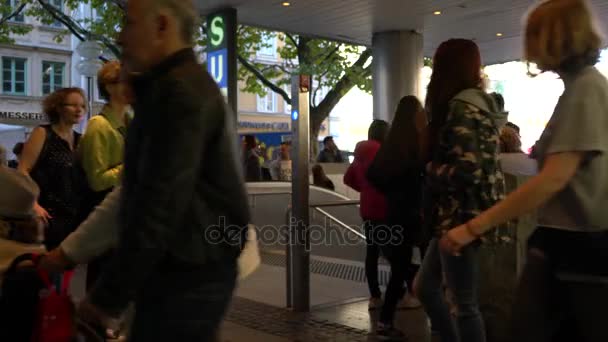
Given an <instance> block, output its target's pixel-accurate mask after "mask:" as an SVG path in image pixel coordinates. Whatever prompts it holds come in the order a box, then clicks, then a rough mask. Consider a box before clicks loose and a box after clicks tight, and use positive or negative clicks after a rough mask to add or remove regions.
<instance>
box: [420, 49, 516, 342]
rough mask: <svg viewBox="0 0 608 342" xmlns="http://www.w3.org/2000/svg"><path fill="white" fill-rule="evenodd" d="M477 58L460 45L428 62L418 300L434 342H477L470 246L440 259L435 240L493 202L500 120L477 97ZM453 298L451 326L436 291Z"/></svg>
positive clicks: (480, 338)
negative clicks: (424, 239)
mask: <svg viewBox="0 0 608 342" xmlns="http://www.w3.org/2000/svg"><path fill="white" fill-rule="evenodd" d="M481 80H482V77H481V56H480V53H479V49H478V47H477V45H476V44H475V43H474V42H473V41H471V40H466V39H451V40H448V41H446V42H444V43H442V44H441V45H440V46H439V48H438V49H437V52H436V53H435V56H434V60H433V74H432V76H431V82H430V83H429V87H428V94H427V103H426V106H427V108H426V109H427V112H428V113H429V114H430V116H431V123H430V125H429V145H430V156H431V161H430V162H429V163H428V165H427V192H428V193H427V196H429V197H430V202H431V208H427V210H426V213H425V219H426V222H427V223H426V225H427V226H429V227H431V228H432V230H433V236H435V238H433V239H432V240H431V242H430V244H429V247H428V249H427V252H426V255H425V258H424V260H423V264H422V268H421V270H420V273H419V275H418V285H417V290H418V293H417V294H418V297H419V298H420V301H421V302H422V304H423V305H424V308H425V310H426V312H427V314H428V315H429V317H430V319H431V322H432V323H433V328H434V330H436V331H438V332H439V334H440V335H441V341H442V342H458V341H461V342H485V340H486V338H485V328H484V323H483V319H482V317H481V313H480V311H479V304H478V299H477V293H478V289H477V287H478V279H479V267H478V266H479V265H478V244H473V245H471V246H469V247H467V248H466V249H464V250H463V251H462V256H460V257H454V256H452V255H450V254H447V253H442V252H441V251H440V250H439V248H438V238H439V237H441V236H442V235H443V234H445V233H446V232H447V231H449V230H450V229H452V228H454V227H456V226H458V225H460V224H462V223H464V222H466V220H468V219H470V218H473V217H475V215H476V214H477V213H479V212H480V211H483V210H485V209H487V208H489V207H491V206H492V205H494V204H495V203H496V202H497V201H498V200H499V199H500V197H501V194H502V184H503V176H502V173H501V172H500V169H499V166H498V161H497V156H498V141H499V139H498V136H499V129H500V127H502V126H503V125H504V123H506V114H505V113H503V112H502V111H501V108H500V107H499V105H498V104H496V103H495V101H494V98H493V97H491V96H490V95H488V94H486V93H485V92H484V91H483V90H482V89H481V86H480V85H481V84H482V82H481ZM444 275H445V285H446V286H447V287H448V289H450V290H451V292H452V294H453V295H454V302H455V304H456V306H457V313H456V318H457V319H456V322H454V321H453V319H452V317H451V315H450V311H449V308H448V306H447V305H446V302H445V299H444V294H443V291H442V287H443V286H442V285H443V284H444Z"/></svg>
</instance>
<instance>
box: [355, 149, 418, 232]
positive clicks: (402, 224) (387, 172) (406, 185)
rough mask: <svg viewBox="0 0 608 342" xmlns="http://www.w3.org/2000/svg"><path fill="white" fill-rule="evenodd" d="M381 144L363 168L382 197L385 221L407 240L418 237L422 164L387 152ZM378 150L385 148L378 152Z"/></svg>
mask: <svg viewBox="0 0 608 342" xmlns="http://www.w3.org/2000/svg"><path fill="white" fill-rule="evenodd" d="M389 148H390V147H389V146H388V144H383V145H382V146H381V147H380V151H378V153H377V154H376V158H375V159H374V161H373V162H372V164H371V165H370V167H369V169H368V170H367V179H368V181H369V182H370V183H371V184H372V185H373V186H374V187H376V188H377V189H378V190H380V192H382V193H383V194H384V195H385V196H386V200H387V205H388V207H387V214H386V222H387V224H388V225H389V226H390V227H391V228H392V229H393V231H395V230H396V229H399V230H401V234H403V236H404V237H405V238H406V239H405V241H406V242H408V243H419V242H421V239H422V235H421V234H422V229H421V217H420V216H421V215H420V212H421V207H422V189H423V178H422V166H421V165H418V163H416V162H413V161H412V162H410V161H407V160H404V159H403V158H400V157H398V156H396V155H392V154H390V153H389V151H388V149H389ZM382 149H387V150H386V151H382Z"/></svg>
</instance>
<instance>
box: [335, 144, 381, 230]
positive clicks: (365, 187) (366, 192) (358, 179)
mask: <svg viewBox="0 0 608 342" xmlns="http://www.w3.org/2000/svg"><path fill="white" fill-rule="evenodd" d="M379 149H380V143H379V142H377V141H375V140H365V141H361V142H359V143H358V144H357V147H355V160H354V161H353V163H352V164H350V166H349V167H348V170H346V173H345V174H344V184H346V185H348V186H350V187H351V188H353V189H355V190H356V191H358V192H360V193H361V205H360V211H361V217H362V218H363V219H364V220H372V221H379V222H385V221H386V210H387V208H386V206H387V204H386V197H385V196H384V194H383V193H381V192H380V191H378V189H376V188H375V187H374V186H373V185H372V184H371V183H370V182H369V181H368V180H367V177H366V174H367V169H368V168H369V166H370V165H371V163H372V161H374V157H375V156H376V153H377V152H378V150H379Z"/></svg>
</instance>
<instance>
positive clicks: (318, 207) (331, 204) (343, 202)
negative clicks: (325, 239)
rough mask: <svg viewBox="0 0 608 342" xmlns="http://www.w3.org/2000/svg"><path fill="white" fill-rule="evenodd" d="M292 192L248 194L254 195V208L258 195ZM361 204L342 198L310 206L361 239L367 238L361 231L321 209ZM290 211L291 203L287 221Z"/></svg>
mask: <svg viewBox="0 0 608 342" xmlns="http://www.w3.org/2000/svg"><path fill="white" fill-rule="evenodd" d="M291 194H292V192H291V191H274V192H273V191H269V192H259V193H255V194H248V195H249V196H251V197H252V203H251V206H252V208H255V199H256V197H258V196H270V195H291ZM359 204H361V201H360V200H341V201H326V202H319V203H311V204H310V205H309V207H310V208H313V209H314V210H315V211H318V212H319V213H321V214H322V215H324V216H325V217H327V218H328V219H330V220H331V221H333V222H334V223H336V224H337V225H338V226H340V227H342V228H344V229H346V230H348V231H350V232H352V233H354V234H355V235H357V237H359V238H360V239H363V240H365V235H364V234H362V233H361V232H360V231H358V230H356V229H354V228H352V227H350V226H349V225H347V224H346V223H344V222H342V221H340V219H338V218H337V217H335V216H333V215H331V214H330V213H328V212H327V211H325V210H323V209H321V207H341V206H351V205H359ZM290 211H291V205H289V206H288V207H287V210H286V213H285V216H286V217H287V221H289V213H290ZM288 223H289V222H288Z"/></svg>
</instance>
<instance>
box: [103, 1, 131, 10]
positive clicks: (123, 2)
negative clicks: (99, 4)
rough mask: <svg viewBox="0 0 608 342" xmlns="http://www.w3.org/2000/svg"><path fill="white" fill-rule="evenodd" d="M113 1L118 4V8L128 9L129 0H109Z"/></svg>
mask: <svg viewBox="0 0 608 342" xmlns="http://www.w3.org/2000/svg"><path fill="white" fill-rule="evenodd" d="M107 1H109V2H111V3H113V4H114V5H116V6H118V8H120V9H121V10H123V11H124V10H126V9H127V1H126V0H107Z"/></svg>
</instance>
